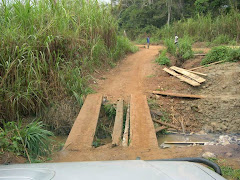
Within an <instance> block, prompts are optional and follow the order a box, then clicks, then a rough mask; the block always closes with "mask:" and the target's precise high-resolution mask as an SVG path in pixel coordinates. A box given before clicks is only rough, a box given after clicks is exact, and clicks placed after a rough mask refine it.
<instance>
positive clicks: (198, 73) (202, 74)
mask: <svg viewBox="0 0 240 180" xmlns="http://www.w3.org/2000/svg"><path fill="white" fill-rule="evenodd" d="M186 71H188V72H190V73H194V74H197V75H201V76H207V74H204V73H200V72H196V71H190V70H186Z"/></svg>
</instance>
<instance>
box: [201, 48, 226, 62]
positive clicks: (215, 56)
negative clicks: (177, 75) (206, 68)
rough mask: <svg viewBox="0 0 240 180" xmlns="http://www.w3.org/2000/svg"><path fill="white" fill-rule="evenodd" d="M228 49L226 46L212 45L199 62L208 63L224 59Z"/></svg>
mask: <svg viewBox="0 0 240 180" xmlns="http://www.w3.org/2000/svg"><path fill="white" fill-rule="evenodd" d="M229 51H230V49H229V48H228V47H226V46H218V47H214V48H213V49H212V50H211V51H210V52H209V53H208V54H207V55H206V57H205V58H204V59H203V60H202V62H201V64H202V65H205V64H209V63H213V62H217V61H222V60H226V58H227V57H228V55H229Z"/></svg>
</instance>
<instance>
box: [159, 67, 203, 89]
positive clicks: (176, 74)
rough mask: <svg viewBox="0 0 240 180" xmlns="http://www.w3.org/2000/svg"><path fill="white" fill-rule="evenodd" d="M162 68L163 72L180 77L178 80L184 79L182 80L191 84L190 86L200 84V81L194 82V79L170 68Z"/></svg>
mask: <svg viewBox="0 0 240 180" xmlns="http://www.w3.org/2000/svg"><path fill="white" fill-rule="evenodd" d="M163 70H164V71H165V72H167V73H169V74H171V75H173V76H175V77H176V78H178V79H180V80H182V81H184V82H186V83H188V84H190V85H192V86H200V83H198V82H196V81H193V80H191V79H188V78H186V77H183V76H182V75H180V74H178V73H176V72H175V71H173V70H170V69H168V68H164V69H163Z"/></svg>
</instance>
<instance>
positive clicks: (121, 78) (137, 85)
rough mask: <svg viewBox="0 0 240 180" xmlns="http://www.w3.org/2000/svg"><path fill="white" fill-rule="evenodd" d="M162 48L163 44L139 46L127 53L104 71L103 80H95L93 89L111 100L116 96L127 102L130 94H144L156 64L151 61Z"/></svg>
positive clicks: (148, 88) (114, 100)
mask: <svg viewBox="0 0 240 180" xmlns="http://www.w3.org/2000/svg"><path fill="white" fill-rule="evenodd" d="M163 48H164V47H163V46H150V48H149V49H145V48H140V50H139V51H138V52H137V53H135V54H132V55H129V56H128V57H127V58H126V59H124V60H122V61H121V63H120V64H119V65H118V66H117V67H115V68H114V69H111V70H110V72H107V73H105V75H104V78H103V79H104V80H98V81H97V82H98V86H97V88H96V89H95V90H96V91H97V92H98V93H102V94H103V96H107V98H108V100H111V101H113V102H116V100H117V99H118V98H123V99H124V100H125V101H128V102H129V100H130V95H131V94H135V93H143V94H146V93H147V92H149V90H150V89H151V88H150V87H149V86H146V82H147V81H149V79H150V78H151V77H153V76H154V74H155V66H156V65H157V64H155V63H153V61H154V60H155V58H156V57H157V55H158V54H159V50H160V49H163ZM156 86H157V84H156V85H155V87H156Z"/></svg>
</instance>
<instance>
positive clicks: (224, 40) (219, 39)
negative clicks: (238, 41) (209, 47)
mask: <svg viewBox="0 0 240 180" xmlns="http://www.w3.org/2000/svg"><path fill="white" fill-rule="evenodd" d="M230 41H231V38H229V37H228V36H227V35H223V34H221V35H219V36H218V37H216V38H215V39H214V40H213V42H212V44H213V45H221V44H229V42H230Z"/></svg>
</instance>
